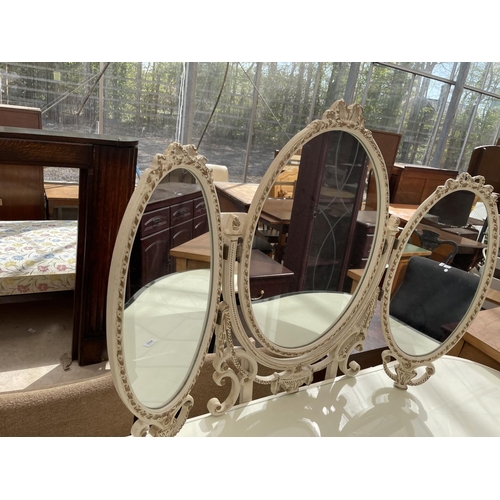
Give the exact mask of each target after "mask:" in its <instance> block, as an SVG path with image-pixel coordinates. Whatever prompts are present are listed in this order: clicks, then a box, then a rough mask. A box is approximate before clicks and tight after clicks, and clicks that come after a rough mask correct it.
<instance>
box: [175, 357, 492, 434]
mask: <svg viewBox="0 0 500 500" xmlns="http://www.w3.org/2000/svg"><path fill="white" fill-rule="evenodd" d="M435 365H436V371H438V372H439V376H435V377H431V378H430V379H429V380H428V381H427V382H426V383H425V384H424V385H422V386H420V387H418V388H412V390H408V391H401V390H399V389H397V388H395V387H393V386H392V384H391V383H390V379H388V377H387V375H386V374H385V373H384V370H383V368H382V367H381V366H376V367H373V368H367V369H366V370H362V371H360V372H359V373H358V374H357V375H356V377H346V376H342V377H338V378H336V379H335V380H326V381H324V382H318V383H316V384H312V385H310V386H308V387H302V388H300V389H299V391H298V392H297V393H295V394H286V393H281V394H278V395H276V396H268V397H265V398H261V399H258V400H255V401H250V402H249V403H245V404H241V405H236V406H235V407H234V408H232V409H231V410H230V411H228V412H227V413H226V414H225V415H223V416H220V417H219V416H217V417H214V416H212V415H204V416H199V417H194V418H192V419H189V420H187V422H186V423H185V425H184V427H183V428H182V429H181V430H180V432H179V434H178V436H179V437H238V436H245V437H360V436H362V437H430V436H435V437H438V436H441V437H465V436H477V437H486V436H500V372H498V371H496V370H493V369H491V368H488V367H485V366H483V365H480V364H478V363H474V362H473V361H469V360H465V359H461V358H454V357H451V356H444V357H442V358H441V359H439V360H438V361H436V363H435Z"/></svg>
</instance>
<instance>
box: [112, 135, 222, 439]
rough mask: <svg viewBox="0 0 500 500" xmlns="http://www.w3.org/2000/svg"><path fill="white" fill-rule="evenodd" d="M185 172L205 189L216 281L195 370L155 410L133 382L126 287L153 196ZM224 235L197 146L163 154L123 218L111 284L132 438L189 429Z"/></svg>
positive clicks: (120, 385)
mask: <svg viewBox="0 0 500 500" xmlns="http://www.w3.org/2000/svg"><path fill="white" fill-rule="evenodd" d="M176 169H184V170H186V171H189V172H191V173H192V174H193V175H194V177H195V178H196V179H197V181H198V183H199V184H200V186H201V188H202V191H203V193H204V196H205V198H206V202H207V215H208V220H209V227H210V231H211V234H212V247H211V259H212V267H211V269H212V279H211V290H212V293H211V298H210V301H209V304H208V310H207V315H206V323H205V331H204V332H203V334H202V337H201V342H200V346H199V350H198V353H197V355H196V359H194V362H193V365H192V366H193V369H192V370H191V373H190V374H189V375H188V377H187V379H186V381H185V383H184V385H183V386H182V387H180V388H179V391H178V392H177V394H176V395H175V396H174V397H173V398H172V399H171V400H170V401H168V402H167V403H166V404H165V405H164V406H163V407H162V408H158V409H151V408H148V407H146V406H144V405H143V404H142V403H141V401H139V400H138V398H137V397H136V395H135V394H134V391H133V389H132V384H131V383H130V381H129V378H128V374H127V367H126V366H125V365H126V363H125V356H124V352H123V347H124V346H123V338H122V331H123V310H124V306H125V304H124V300H125V287H126V284H127V276H128V269H129V261H130V255H131V251H132V246H133V243H134V239H135V237H136V234H137V230H138V228H139V224H140V222H141V218H142V215H143V213H144V210H145V208H146V205H147V204H148V202H149V200H150V199H151V195H152V194H153V192H154V190H155V189H156V187H157V186H158V184H159V183H160V182H161V181H162V179H163V178H164V177H165V176H166V175H167V174H169V173H170V172H172V171H174V170H176ZM221 234H222V231H221V216H220V209H219V202H218V198H217V195H216V192H215V187H214V184H213V180H212V173H211V170H210V169H209V168H207V167H206V158H205V157H204V156H201V155H198V154H197V152H196V148H195V147H194V146H181V145H180V144H178V143H173V144H171V145H170V146H169V147H168V148H167V149H166V150H165V152H164V154H158V155H156V156H155V157H154V159H153V162H152V165H151V167H150V168H149V169H147V170H146V171H145V172H144V173H143V174H142V175H141V178H140V181H139V183H138V185H137V187H136V189H135V191H134V193H133V195H132V198H131V199H130V202H129V204H128V207H127V210H126V212H125V215H124V217H123V220H122V223H121V226H120V229H119V232H118V236H117V239H116V244H115V249H114V252H113V257H112V262H111V271H110V276H109V283H108V308H107V343H108V354H109V361H110V365H111V372H112V373H113V380H114V383H115V386H116V388H117V391H118V393H119V395H120V396H121V398H122V400H123V401H124V403H125V404H126V406H127V407H128V408H129V409H130V411H131V412H132V413H134V414H135V415H136V416H137V418H138V420H137V421H136V422H135V423H134V426H133V427H132V434H133V435H135V436H144V435H146V434H147V433H148V432H149V434H151V435H154V436H173V435H175V434H177V432H179V429H180V428H181V427H182V425H183V424H184V421H185V420H186V418H187V416H188V413H189V410H190V408H191V406H192V404H193V398H192V397H191V396H190V395H189V393H190V391H191V388H192V386H193V385H194V383H195V382H196V379H197V378H198V375H199V372H200V370H201V367H202V365H203V361H204V358H205V354H206V352H207V350H208V346H209V343H210V339H211V336H212V332H213V331H214V329H215V323H216V318H217V310H218V306H219V298H220V295H221V282H222V264H221V262H222V249H223V247H222V236H221Z"/></svg>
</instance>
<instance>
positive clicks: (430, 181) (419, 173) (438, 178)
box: [389, 163, 458, 205]
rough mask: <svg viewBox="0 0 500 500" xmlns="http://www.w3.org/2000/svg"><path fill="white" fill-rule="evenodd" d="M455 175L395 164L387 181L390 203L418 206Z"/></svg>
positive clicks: (441, 170) (428, 168) (417, 166)
mask: <svg viewBox="0 0 500 500" xmlns="http://www.w3.org/2000/svg"><path fill="white" fill-rule="evenodd" d="M457 174H458V172H456V171H455V170H444V169H439V168H432V167H425V166H420V165H405V164H403V163H396V164H395V165H394V167H393V169H392V173H391V177H390V179H389V190H390V202H391V203H399V204H406V205H420V204H421V203H422V202H423V201H424V200H425V199H426V198H428V197H429V196H430V195H431V194H432V193H433V192H434V190H435V189H436V188H437V187H438V186H441V185H443V184H444V183H445V182H446V181H447V180H448V179H450V178H452V179H454V178H455V177H456V176H457Z"/></svg>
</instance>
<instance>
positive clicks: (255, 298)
mask: <svg viewBox="0 0 500 500" xmlns="http://www.w3.org/2000/svg"><path fill="white" fill-rule="evenodd" d="M262 297H264V290H261V291H260V295H259V296H258V297H254V298H253V299H250V300H251V301H252V302H254V301H255V300H260V299H261V298H262Z"/></svg>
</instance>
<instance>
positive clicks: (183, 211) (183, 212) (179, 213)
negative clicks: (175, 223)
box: [174, 208, 189, 217]
mask: <svg viewBox="0 0 500 500" xmlns="http://www.w3.org/2000/svg"><path fill="white" fill-rule="evenodd" d="M188 214H189V208H181V209H179V210H177V212H175V214H174V217H182V216H183V215H188Z"/></svg>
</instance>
